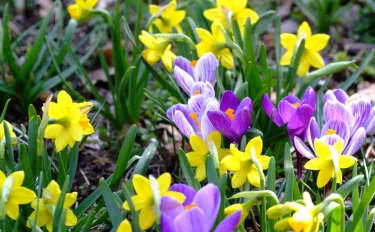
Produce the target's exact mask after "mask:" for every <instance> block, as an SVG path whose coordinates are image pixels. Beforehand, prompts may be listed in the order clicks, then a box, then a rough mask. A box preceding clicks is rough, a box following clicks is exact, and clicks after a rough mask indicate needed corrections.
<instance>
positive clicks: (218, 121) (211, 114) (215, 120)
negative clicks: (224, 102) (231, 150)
mask: <svg viewBox="0 0 375 232" xmlns="http://www.w3.org/2000/svg"><path fill="white" fill-rule="evenodd" d="M207 115H208V118H209V119H210V121H211V123H212V125H213V126H214V128H215V129H216V130H218V131H219V132H224V136H225V137H226V138H228V139H230V140H232V141H233V140H234V139H233V136H232V132H231V123H232V122H231V121H230V120H229V118H228V117H227V115H226V114H225V113H223V112H221V111H208V113H207Z"/></svg>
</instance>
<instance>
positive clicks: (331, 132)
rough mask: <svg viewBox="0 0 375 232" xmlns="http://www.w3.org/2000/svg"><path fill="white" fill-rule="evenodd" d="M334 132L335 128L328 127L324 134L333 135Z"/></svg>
mask: <svg viewBox="0 0 375 232" xmlns="http://www.w3.org/2000/svg"><path fill="white" fill-rule="evenodd" d="M334 134H336V130H334V129H328V130H327V132H326V135H334Z"/></svg>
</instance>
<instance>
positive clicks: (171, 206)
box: [160, 196, 184, 221]
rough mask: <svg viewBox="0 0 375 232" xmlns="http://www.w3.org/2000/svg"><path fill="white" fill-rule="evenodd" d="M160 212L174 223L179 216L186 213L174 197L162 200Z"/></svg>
mask: <svg viewBox="0 0 375 232" xmlns="http://www.w3.org/2000/svg"><path fill="white" fill-rule="evenodd" d="M160 211H161V212H162V213H163V214H164V215H165V216H168V217H169V218H170V219H171V220H172V221H173V220H174V218H175V217H176V216H177V215H178V214H180V213H182V212H183V211H184V207H183V206H182V204H181V203H179V202H178V201H176V200H175V199H173V198H172V197H169V196H164V197H162V198H161V202H160Z"/></svg>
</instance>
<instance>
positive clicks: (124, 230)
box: [116, 219, 133, 232]
mask: <svg viewBox="0 0 375 232" xmlns="http://www.w3.org/2000/svg"><path fill="white" fill-rule="evenodd" d="M116 232H133V229H132V225H131V224H130V222H129V221H128V220H127V219H125V220H124V221H122V222H121V223H120V225H119V226H118V227H117V230H116Z"/></svg>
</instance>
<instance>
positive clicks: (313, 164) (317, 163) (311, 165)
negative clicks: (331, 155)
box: [305, 158, 331, 170]
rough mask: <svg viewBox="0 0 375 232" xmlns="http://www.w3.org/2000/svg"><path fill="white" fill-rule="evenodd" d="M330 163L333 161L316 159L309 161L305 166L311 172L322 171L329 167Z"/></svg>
mask: <svg viewBox="0 0 375 232" xmlns="http://www.w3.org/2000/svg"><path fill="white" fill-rule="evenodd" d="M330 162H331V161H329V160H325V159H322V158H315V159H311V160H309V161H308V162H307V163H306V164H305V168H306V169H309V170H320V169H323V168H325V167H326V166H327V165H329V164H330Z"/></svg>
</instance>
